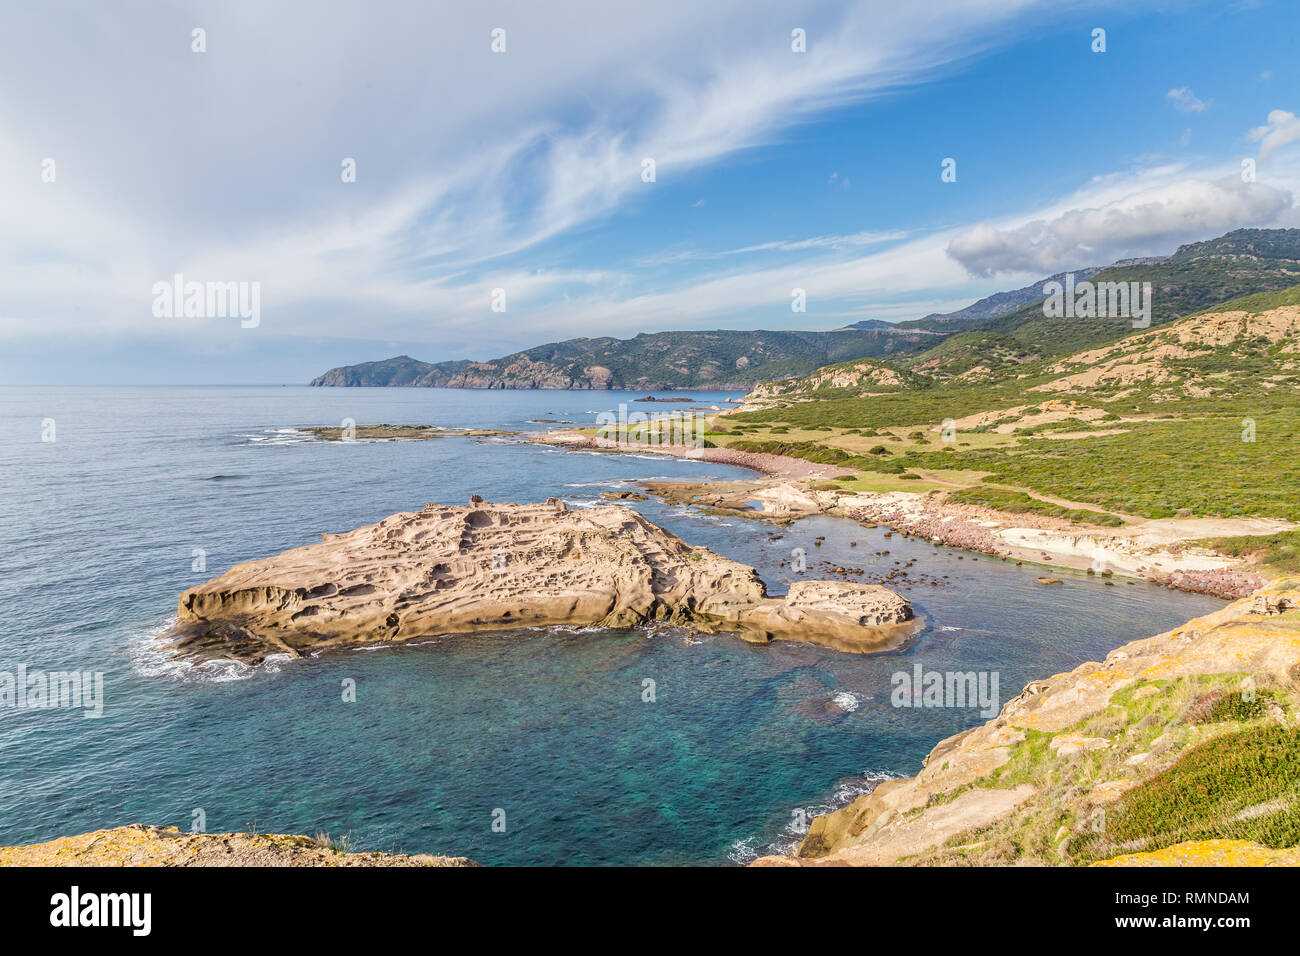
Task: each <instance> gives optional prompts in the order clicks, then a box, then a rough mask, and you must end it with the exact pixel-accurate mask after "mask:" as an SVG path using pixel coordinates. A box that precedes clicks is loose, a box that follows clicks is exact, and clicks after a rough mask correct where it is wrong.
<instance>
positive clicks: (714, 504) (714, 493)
mask: <svg viewBox="0 0 1300 956" xmlns="http://www.w3.org/2000/svg"><path fill="white" fill-rule="evenodd" d="M528 440H529V441H531V442H535V443H538V444H545V445H552V446H556V447H561V448H569V449H575V450H576V449H581V450H587V451H593V450H595V451H606V452H609V453H611V454H618V453H628V452H635V453H638V454H661V455H665V456H667V457H673V458H685V459H688V460H691V461H702V462H711V463H715V464H722V465H732V466H735V467H740V468H748V469H750V470H752V471H755V472H757V473H758V474H759V475H761V476H762V477H761V478H759V479H755V480H754V481H751V482H665V481H645V482H642V483H641V484H642V487H644V488H645V489H646V490H647V491H649V492H650V493H652V494H655V495H658V496H660V497H666V498H670V499H671V500H674V501H676V502H678V503H681V504H688V505H694V506H699V507H703V508H706V509H710V510H721V511H724V512H726V513H727V514H732V515H736V516H741V517H748V518H754V519H767V520H775V521H779V522H783V523H785V522H790V521H794V520H797V519H799V518H803V517H808V516H810V515H814V514H827V515H830V516H832V517H843V518H847V519H849V520H852V521H857V522H858V523H860V524H866V525H884V526H886V527H889V528H891V529H892V530H894V531H895V532H897V533H900V534H903V535H905V536H909V537H919V538H924V539H925V540H928V541H930V542H932V543H933V544H936V545H943V546H945V547H950V548H957V549H959V550H963V551H969V552H973V553H976V554H984V555H989V556H991V557H996V558H1000V559H1002V560H1007V561H1015V562H1017V563H1024V564H1036V565H1042V566H1044V567H1047V568H1063V569H1070V570H1075V571H1086V572H1089V573H1095V574H1099V575H1101V576H1103V577H1106V578H1114V577H1120V578H1129V579H1134V580H1143V581H1149V582H1151V583H1154V584H1160V585H1163V586H1165V587H1169V588H1173V589H1176V590H1180V591H1187V592H1190V593H1194V594H1206V595H1210V596H1213V597H1218V598H1221V599H1223V600H1229V601H1230V600H1237V599H1239V598H1242V597H1245V596H1247V595H1249V594H1251V593H1253V592H1254V591H1256V590H1258V589H1259V588H1261V587H1263V586H1264V584H1265V583H1266V582H1267V580H1268V577H1269V573H1268V572H1267V571H1266V570H1264V569H1260V568H1257V567H1255V566H1253V565H1250V564H1247V563H1245V562H1243V561H1240V560H1238V559H1234V558H1230V557H1227V556H1225V555H1221V554H1219V553H1217V552H1215V551H1212V550H1210V549H1208V548H1203V547H1197V546H1194V545H1192V544H1191V543H1190V542H1193V541H1196V540H1199V539H1202V538H1207V537H1217V536H1228V535H1234V534H1260V535H1264V534H1271V533H1274V532H1276V531H1280V530H1287V529H1289V528H1290V527H1291V526H1290V525H1289V524H1288V523H1287V522H1282V521H1274V520H1271V519H1261V518H1245V519H1178V518H1168V519H1150V520H1141V521H1138V522H1136V523H1134V524H1132V525H1129V526H1126V527H1122V528H1113V527H1101V526H1094V525H1085V524H1080V523H1077V522H1073V521H1068V520H1065V519H1061V518H1054V517H1047V516H1043V515H1034V514H1019V513H1011V512H1004V511H997V510H995V509H992V508H988V507H984V506H978V505H967V504H957V503H953V502H948V501H946V500H944V497H943V495H942V493H939V494H934V493H918V492H908V491H888V492H878V493H863V492H856V493H846V492H839V491H832V490H826V489H819V488H817V487H815V483H816V482H819V481H824V480H826V479H829V478H833V477H836V476H840V475H845V474H848V473H851V472H853V471H854V470H853V469H849V468H844V467H841V466H836V465H823V464H818V463H816V462H810V461H806V460H804V459H801V458H793V457H789V456H785V455H776V454H770V453H759V452H742V451H734V450H732V449H728V448H725V447H701V448H696V447H689V446H684V445H669V444H648V443H638V442H618V441H613V440H611V439H606V438H599V437H597V436H594V435H590V434H586V433H583V432H581V431H577V430H574V429H565V430H558V431H550V432H544V433H541V434H539V435H537V436H534V437H530V438H528ZM755 502H757V503H758V504H759V508H758V509H755V508H754V507H753V503H755Z"/></svg>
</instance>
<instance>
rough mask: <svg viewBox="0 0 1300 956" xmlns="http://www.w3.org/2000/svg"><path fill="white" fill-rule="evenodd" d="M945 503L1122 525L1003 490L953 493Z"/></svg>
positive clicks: (1113, 519) (1111, 517) (1102, 516)
mask: <svg viewBox="0 0 1300 956" xmlns="http://www.w3.org/2000/svg"><path fill="white" fill-rule="evenodd" d="M948 500H949V501H953V502H956V503H958V504H963V505H980V506H982V507H985V508H993V509H995V510H997V511H1008V512H1012V513H1015V514H1038V515H1046V516H1047V517H1049V518H1061V519H1062V520H1065V521H1078V522H1086V523H1088V524H1099V525H1105V526H1106V527H1110V528H1117V527H1119V526H1120V525H1122V524H1124V519H1122V518H1120V517H1118V516H1117V515H1108V514H1099V513H1098V512H1095V511H1087V510H1085V509H1083V508H1063V507H1061V506H1060V505H1054V504H1052V503H1051V502H1049V501H1039V500H1038V499H1037V498H1031V497H1029V495H1027V494H1025V493H1024V492H1023V491H1009V490H1007V489H1004V488H964V489H962V490H961V491H954V492H953V493H952V494H950V495H949V496H948Z"/></svg>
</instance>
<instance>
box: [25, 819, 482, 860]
mask: <svg viewBox="0 0 1300 956" xmlns="http://www.w3.org/2000/svg"><path fill="white" fill-rule="evenodd" d="M477 865H478V864H477V863H475V862H474V861H473V860H469V859H467V858H465V857H463V856H428V855H426V854H416V855H414V856H411V855H407V854H404V853H354V852H350V851H348V850H347V849H346V848H345V847H344V846H340V845H338V844H335V843H333V842H330V841H328V840H325V839H323V838H317V839H313V838H311V837H306V836H293V835H288V834H283V833H184V832H182V831H181V830H178V829H177V828H176V827H155V826H142V825H141V824H138V823H136V824H131V825H130V826H124V827H115V828H113V829H111V830H94V831H92V832H90V833H81V834H78V835H77V836H67V837H59V838H58V839H55V840H50V841H48V842H46V843H33V844H30V845H27V846H6V847H0V866H76V867H82V866H438V867H443V866H454V867H461V866H477Z"/></svg>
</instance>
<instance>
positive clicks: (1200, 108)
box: [1165, 86, 1210, 113]
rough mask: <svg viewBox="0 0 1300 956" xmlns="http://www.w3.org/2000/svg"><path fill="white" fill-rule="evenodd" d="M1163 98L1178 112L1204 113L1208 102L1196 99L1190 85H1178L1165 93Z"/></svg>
mask: <svg viewBox="0 0 1300 956" xmlns="http://www.w3.org/2000/svg"><path fill="white" fill-rule="evenodd" d="M1165 98H1166V99H1167V100H1169V102H1170V103H1171V104H1173V107H1174V109H1176V110H1178V111H1179V112H1180V113H1204V112H1205V110H1206V109H1207V108H1208V107H1209V105H1210V104H1209V103H1207V102H1205V101H1204V100H1201V99H1198V98H1197V96H1196V94H1195V93H1193V92H1192V88H1191V87H1190V86H1180V87H1178V88H1177V89H1173V90H1170V91H1169V92H1168V93H1166V94H1165Z"/></svg>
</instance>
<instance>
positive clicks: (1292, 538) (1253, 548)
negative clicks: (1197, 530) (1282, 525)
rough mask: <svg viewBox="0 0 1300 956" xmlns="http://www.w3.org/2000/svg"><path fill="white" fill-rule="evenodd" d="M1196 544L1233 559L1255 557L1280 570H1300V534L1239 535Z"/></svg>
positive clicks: (1283, 532) (1297, 532)
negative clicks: (1230, 556)
mask: <svg viewBox="0 0 1300 956" xmlns="http://www.w3.org/2000/svg"><path fill="white" fill-rule="evenodd" d="M1195 543H1196V544H1198V545H1200V546H1202V547H1205V548H1213V549H1214V550H1215V551H1218V552H1220V553H1221V554H1229V555H1232V556H1233V557H1237V558H1244V557H1249V558H1253V559H1255V560H1256V561H1258V562H1260V563H1261V564H1264V565H1267V566H1269V567H1271V568H1276V569H1277V570H1279V571H1290V572H1297V571H1300V531H1282V532H1280V533H1278V534H1270V535H1238V536H1236V537H1232V538H1205V539H1202V540H1201V541H1197V542H1195Z"/></svg>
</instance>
